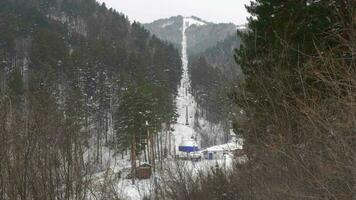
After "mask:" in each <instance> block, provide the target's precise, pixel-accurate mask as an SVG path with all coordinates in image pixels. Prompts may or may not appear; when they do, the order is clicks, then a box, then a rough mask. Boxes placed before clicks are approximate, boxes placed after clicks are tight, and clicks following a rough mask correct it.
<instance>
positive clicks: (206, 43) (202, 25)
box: [144, 16, 237, 56]
mask: <svg viewBox="0 0 356 200" xmlns="http://www.w3.org/2000/svg"><path fill="white" fill-rule="evenodd" d="M183 18H184V19H185V21H187V22H189V24H190V26H189V27H187V30H186V34H187V50H188V55H189V56H190V55H193V54H197V53H201V52H203V51H205V50H206V49H208V48H210V47H213V46H214V45H216V44H217V43H218V42H219V41H223V40H224V39H225V38H227V37H228V36H231V35H233V34H235V33H236V30H237V26H236V25H235V24H232V23H230V24H227V23H219V24H215V23H211V22H207V21H205V20H203V19H200V18H198V17H195V16H191V17H183V16H175V17H171V18H167V19H159V20H156V21H154V22H152V23H149V24H144V27H145V28H146V29H148V30H149V31H150V32H151V33H153V34H155V35H156V36H157V37H158V38H160V39H162V40H166V41H168V42H170V43H172V44H174V45H175V46H176V47H177V48H178V49H182V46H181V44H182V36H181V34H182V28H183Z"/></svg>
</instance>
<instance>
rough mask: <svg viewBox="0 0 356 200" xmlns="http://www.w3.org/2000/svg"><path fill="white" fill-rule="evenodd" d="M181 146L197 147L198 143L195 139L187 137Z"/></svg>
mask: <svg viewBox="0 0 356 200" xmlns="http://www.w3.org/2000/svg"><path fill="white" fill-rule="evenodd" d="M179 146H181V147H197V146H198V144H197V142H196V141H195V140H193V139H185V140H183V141H182V142H181V143H180V144H179Z"/></svg>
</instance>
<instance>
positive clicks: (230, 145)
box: [202, 141, 242, 152]
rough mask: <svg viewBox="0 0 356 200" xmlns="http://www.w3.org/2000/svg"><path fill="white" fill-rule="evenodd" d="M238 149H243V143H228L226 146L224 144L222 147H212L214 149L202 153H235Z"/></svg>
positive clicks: (210, 148) (207, 149)
mask: <svg viewBox="0 0 356 200" xmlns="http://www.w3.org/2000/svg"><path fill="white" fill-rule="evenodd" d="M237 149H242V143H241V141H237V142H230V143H226V144H222V145H217V146H212V147H209V148H206V149H204V150H202V152H204V151H233V150H237Z"/></svg>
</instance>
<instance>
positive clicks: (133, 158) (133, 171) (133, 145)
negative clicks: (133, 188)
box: [131, 135, 136, 185]
mask: <svg viewBox="0 0 356 200" xmlns="http://www.w3.org/2000/svg"><path fill="white" fill-rule="evenodd" d="M131 175H132V185H134V184H135V179H136V141H135V135H133V138H132V143H131Z"/></svg>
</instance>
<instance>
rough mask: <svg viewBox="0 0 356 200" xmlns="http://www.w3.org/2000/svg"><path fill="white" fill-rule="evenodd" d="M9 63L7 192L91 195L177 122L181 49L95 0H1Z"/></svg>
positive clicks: (4, 104)
mask: <svg viewBox="0 0 356 200" xmlns="http://www.w3.org/2000/svg"><path fill="white" fill-rule="evenodd" d="M0 61H1V63H0V86H1V87H0V138H1V140H0V163H1V165H0V174H1V176H0V185H1V188H0V199H77V198H78V199H88V196H87V195H88V194H89V193H90V194H93V192H94V193H95V192H96V191H95V190H97V189H98V187H97V185H93V182H92V180H91V178H88V177H91V175H92V174H93V173H94V172H95V171H99V170H101V169H105V167H106V166H107V165H110V161H111V160H112V161H114V159H112V157H111V156H112V155H113V154H117V153H123V152H125V151H126V150H127V149H128V148H129V147H135V148H137V149H139V148H141V147H142V143H143V142H142V141H143V140H144V139H145V137H146V139H147V135H146V134H144V133H145V132H144V131H143V130H145V131H146V130H147V129H149V130H150V131H151V133H157V132H159V131H160V130H162V128H163V127H162V124H164V123H165V124H169V123H171V121H174V113H175V105H174V99H175V95H176V93H177V85H178V83H179V80H180V76H181V71H182V69H181V68H182V63H181V60H180V56H179V52H178V51H177V50H176V49H175V48H174V47H173V46H172V45H171V44H168V43H166V42H162V41H161V40H159V39H158V38H157V37H153V36H152V35H151V34H150V33H149V32H148V31H147V30H145V29H144V28H143V27H142V26H141V25H140V24H138V23H133V24H131V23H130V22H129V21H128V19H127V17H126V16H124V15H122V14H119V13H118V12H116V11H114V10H108V9H107V8H106V7H105V5H104V4H102V5H99V4H98V3H96V1H95V0H31V1H28V0H2V1H0ZM142 99H144V100H145V101H142ZM145 122H147V124H150V126H146V125H145ZM133 126H134V127H135V129H132V127H133ZM135 148H131V149H135ZM134 153H136V152H134ZM132 155H135V154H132ZM96 184H99V183H96ZM89 191H90V192H89ZM100 194H101V195H102V196H105V198H103V199H112V198H111V197H110V196H106V195H110V194H109V193H108V194H106V193H105V191H101V192H100Z"/></svg>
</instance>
